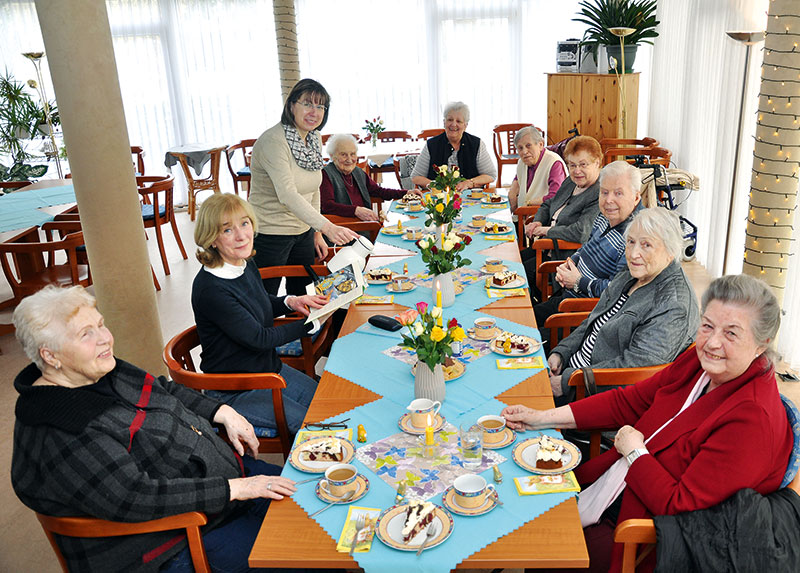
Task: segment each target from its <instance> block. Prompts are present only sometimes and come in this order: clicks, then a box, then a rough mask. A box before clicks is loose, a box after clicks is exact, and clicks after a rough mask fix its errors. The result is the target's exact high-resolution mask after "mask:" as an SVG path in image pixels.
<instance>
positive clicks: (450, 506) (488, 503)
mask: <svg viewBox="0 0 800 573" xmlns="http://www.w3.org/2000/svg"><path fill="white" fill-rule="evenodd" d="M484 447H486V446H484ZM442 505H443V506H444V507H445V508H446V509H447V510H449V511H452V512H453V513H455V514H456V515H464V516H466V517H471V516H475V515H483V514H484V513H489V512H490V511H492V510H493V509H494V508H495V507H497V492H496V491H495V490H493V489H490V490H489V493H488V494H487V495H486V499H485V500H484V502H483V504H481V505H479V506H478V507H461V506H460V505H458V502H457V501H456V489H455V488H454V487H453V486H452V485H451V486H450V487H448V488H447V489H446V490H444V493H443V494H442Z"/></svg>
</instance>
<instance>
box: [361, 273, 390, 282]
mask: <svg viewBox="0 0 800 573" xmlns="http://www.w3.org/2000/svg"><path fill="white" fill-rule="evenodd" d="M396 274H397V273H395V272H392V278H394V276H395V275H396ZM364 280H365V281H367V284H371V285H388V284H389V283H390V282H392V279H389V280H388V281H387V280H382V279H371V278H370V275H369V272H366V273H364Z"/></svg>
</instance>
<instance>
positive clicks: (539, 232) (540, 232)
mask: <svg viewBox="0 0 800 573" xmlns="http://www.w3.org/2000/svg"><path fill="white" fill-rule="evenodd" d="M549 230H550V227H543V226H542V224H541V223H539V226H538V227H537V228H536V229H534V230H533V232H532V234H533V236H534V237H546V236H547V231H549Z"/></svg>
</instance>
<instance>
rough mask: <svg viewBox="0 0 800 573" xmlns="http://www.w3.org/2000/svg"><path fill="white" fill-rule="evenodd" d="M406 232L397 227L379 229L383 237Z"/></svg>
mask: <svg viewBox="0 0 800 573" xmlns="http://www.w3.org/2000/svg"><path fill="white" fill-rule="evenodd" d="M405 232H406V230H405V229H404V228H403V227H399V228H398V227H397V225H392V226H390V227H381V233H383V234H384V235H394V236H397V235H402V234H403V233H405Z"/></svg>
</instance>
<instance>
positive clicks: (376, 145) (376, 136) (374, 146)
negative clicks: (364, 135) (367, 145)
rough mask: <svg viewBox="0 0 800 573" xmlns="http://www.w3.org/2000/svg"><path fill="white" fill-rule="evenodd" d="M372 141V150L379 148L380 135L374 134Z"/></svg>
mask: <svg viewBox="0 0 800 573" xmlns="http://www.w3.org/2000/svg"><path fill="white" fill-rule="evenodd" d="M370 139H371V140H372V149H375V148H376V147H378V134H377V133H373V134H372V137H371V138H370Z"/></svg>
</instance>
